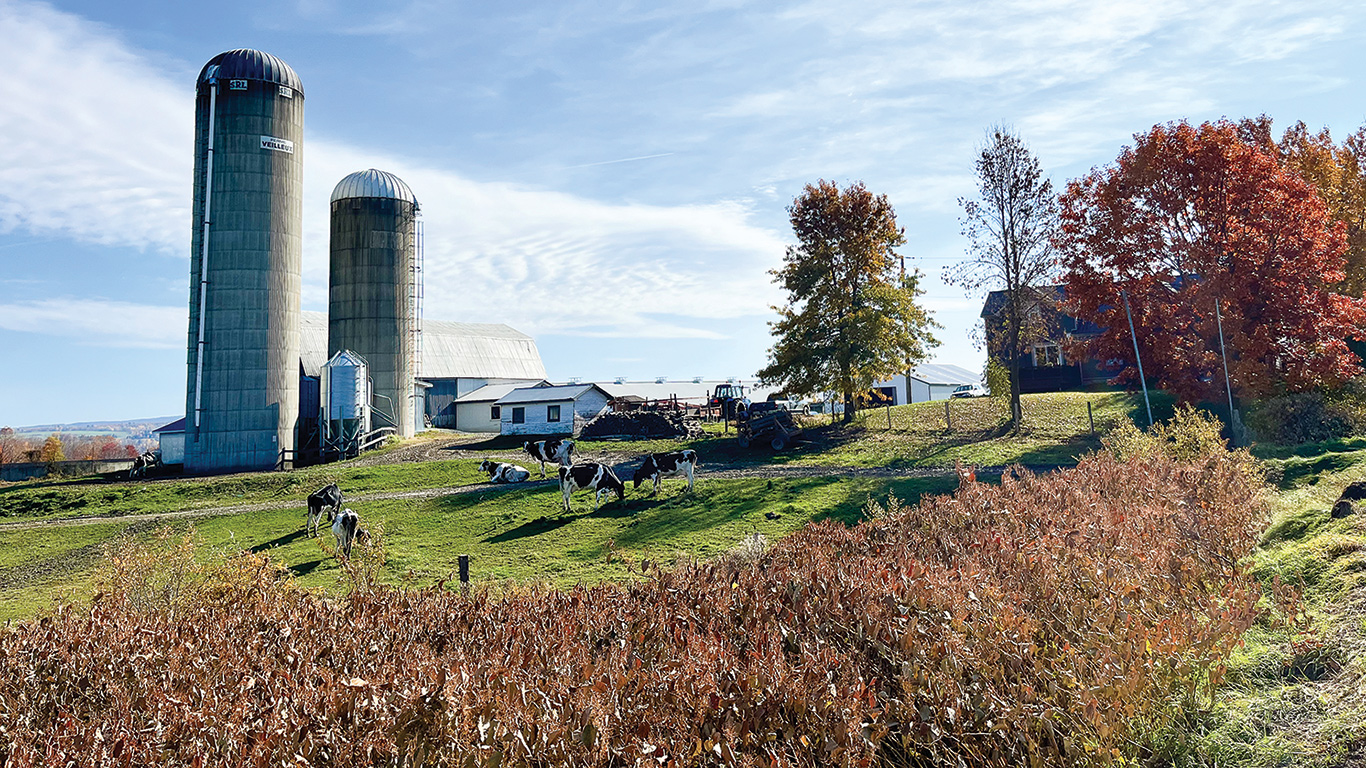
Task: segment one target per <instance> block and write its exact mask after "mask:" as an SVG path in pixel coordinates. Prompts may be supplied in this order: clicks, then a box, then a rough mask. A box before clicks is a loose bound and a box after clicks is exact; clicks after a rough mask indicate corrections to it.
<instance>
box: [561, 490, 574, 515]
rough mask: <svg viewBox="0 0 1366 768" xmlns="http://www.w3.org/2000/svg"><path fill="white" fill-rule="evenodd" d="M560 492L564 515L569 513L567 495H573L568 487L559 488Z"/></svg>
mask: <svg viewBox="0 0 1366 768" xmlns="http://www.w3.org/2000/svg"><path fill="white" fill-rule="evenodd" d="M560 491H561V492H562V493H564V511H565V512H566V513H568V512H569V495H570V494H571V493H573V491H572V490H570V489H569V486H568V485H565V486H563V487H561V488H560Z"/></svg>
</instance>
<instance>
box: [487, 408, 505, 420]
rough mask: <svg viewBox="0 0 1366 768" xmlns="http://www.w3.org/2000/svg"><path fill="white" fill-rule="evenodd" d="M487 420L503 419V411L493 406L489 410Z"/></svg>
mask: <svg viewBox="0 0 1366 768" xmlns="http://www.w3.org/2000/svg"><path fill="white" fill-rule="evenodd" d="M489 418H490V419H492V420H494V421H498V420H499V419H501V418H503V409H502V408H501V407H500V406H497V405H495V406H493V407H492V408H489Z"/></svg>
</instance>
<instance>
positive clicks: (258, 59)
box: [198, 48, 304, 96]
mask: <svg viewBox="0 0 1366 768" xmlns="http://www.w3.org/2000/svg"><path fill="white" fill-rule="evenodd" d="M211 67H218V69H217V71H216V73H215V76H216V77H217V78H218V79H219V80H261V81H264V82H267V83H275V84H277V85H287V86H289V87H290V88H293V89H294V90H295V91H296V92H297V93H298V94H299V95H300V96H302V95H303V94H304V84H303V81H301V80H299V76H298V75H297V74H295V72H294V69H293V68H292V67H290V66H289V65H288V64H286V63H284V61H282V60H281V59H280V58H278V57H276V56H272V55H270V54H269V53H266V52H265V51H257V50H254V49H251V48H238V49H236V50H233V51H224V52H223V53H220V54H218V55H217V56H215V57H213V58H212V59H209V62H208V63H207V64H205V65H204V68H203V69H201V70H200V71H199V81H198V86H201V87H202V86H203V85H204V84H205V83H207V82H208V81H209V73H210V71H211V70H210V68H211Z"/></svg>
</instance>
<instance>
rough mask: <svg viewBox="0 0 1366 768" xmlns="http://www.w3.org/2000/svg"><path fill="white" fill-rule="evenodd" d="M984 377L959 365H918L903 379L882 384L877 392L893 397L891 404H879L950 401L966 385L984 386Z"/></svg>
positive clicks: (880, 383) (876, 387)
mask: <svg viewBox="0 0 1366 768" xmlns="http://www.w3.org/2000/svg"><path fill="white" fill-rule="evenodd" d="M981 383H982V377H981V376H980V375H979V374H976V373H973V372H972V371H969V370H968V369H966V368H961V367H959V366H957V365H947V364H940V363H925V364H923V365H917V366H916V367H915V368H914V369H912V370H911V371H910V372H909V373H906V374H905V375H903V376H894V377H892V378H891V379H890V380H889V381H880V382H878V383H877V384H874V385H873V389H874V390H876V391H879V392H881V393H882V395H883V397H889V398H891V402H890V403H885V402H884V403H877V405H884V404H888V405H905V404H906V403H923V402H926V401H929V400H947V399H949V395H950V394H952V393H953V390H955V389H957V388H958V387H960V386H962V385H964V384H981Z"/></svg>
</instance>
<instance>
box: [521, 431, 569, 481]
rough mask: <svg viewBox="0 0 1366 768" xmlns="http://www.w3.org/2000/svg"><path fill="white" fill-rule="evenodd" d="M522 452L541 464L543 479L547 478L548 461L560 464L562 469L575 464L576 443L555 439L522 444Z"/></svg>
mask: <svg viewBox="0 0 1366 768" xmlns="http://www.w3.org/2000/svg"><path fill="white" fill-rule="evenodd" d="M522 450H524V451H526V452H527V453H528V454H529V455H530V456H531V458H533V459H535V460H537V461H539V462H541V477H542V478H544V477H545V463H546V462H547V461H549V462H553V463H555V464H559V465H560V466H561V467H568V466H570V465H572V464H573V463H574V442H573V441H572V440H564V439H561V438H554V439H551V440H538V441H536V442H534V443H532V442H526V443H522Z"/></svg>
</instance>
